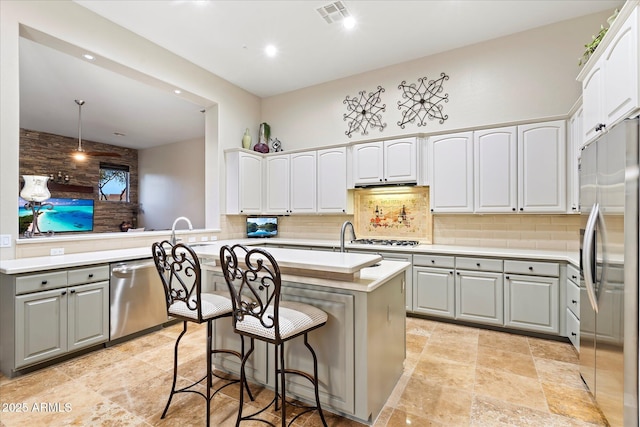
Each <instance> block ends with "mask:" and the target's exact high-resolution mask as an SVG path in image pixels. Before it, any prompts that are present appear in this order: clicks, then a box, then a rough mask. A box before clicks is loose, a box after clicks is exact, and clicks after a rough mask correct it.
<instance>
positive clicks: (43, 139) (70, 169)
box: [16, 129, 138, 234]
mask: <svg viewBox="0 0 640 427" xmlns="http://www.w3.org/2000/svg"><path fill="white" fill-rule="evenodd" d="M77 146H78V140H77V139H76V138H69V137H66V136H60V135H54V134H51V133H45V132H38V131H32V130H26V129H20V167H19V170H20V177H17V181H18V184H19V186H20V188H22V186H23V185H24V184H23V181H22V175H46V176H48V175H51V174H53V175H57V173H58V172H62V173H63V174H68V175H69V176H70V177H71V179H70V181H69V184H68V185H56V184H52V185H49V191H50V192H51V197H66V198H81V199H87V198H93V199H94V206H95V210H94V218H93V232H94V233H105V232H117V231H120V223H122V222H123V221H132V222H133V224H134V226H135V225H137V217H136V213H137V209H138V208H137V207H138V150H134V149H130V148H123V147H118V146H115V145H109V144H103V143H99V142H92V141H85V140H83V141H82V147H83V148H84V149H85V150H86V151H99V152H115V153H119V154H120V155H121V157H102V156H100V157H98V156H96V157H88V158H87V159H86V160H84V161H82V162H81V161H77V160H75V159H74V158H73V157H71V153H72V152H73V151H74V150H75V149H76V148H77ZM100 162H105V163H112V164H120V165H127V166H129V179H130V181H129V184H130V187H131V188H130V202H112V201H101V200H99V194H98V180H99V177H100ZM17 214H18V213H17V212H16V215H17ZM61 234H62V233H61ZM74 234H75V233H74Z"/></svg>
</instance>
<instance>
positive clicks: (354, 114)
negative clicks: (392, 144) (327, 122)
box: [342, 86, 387, 138]
mask: <svg viewBox="0 0 640 427" xmlns="http://www.w3.org/2000/svg"><path fill="white" fill-rule="evenodd" d="M382 92H384V89H383V88H382V86H378V90H377V91H375V92H369V95H368V96H365V94H366V92H365V91H364V90H363V91H361V92H360V93H359V94H360V97H359V98H358V97H353V98H349V96H348V95H347V97H346V98H345V100H344V101H342V103H343V104H346V105H347V111H348V112H347V113H346V114H343V116H342V119H343V120H344V121H346V122H347V125H348V126H349V129H348V130H347V131H346V132H345V134H346V135H347V136H348V137H349V138H351V135H352V134H353V133H354V132H355V131H357V130H360V132H361V135H368V133H369V132H367V128H378V129H379V130H380V132H382V130H383V129H384V128H385V127H386V126H387V124H386V123H382V114H380V112H381V111H385V109H386V108H387V106H386V105H385V104H382V106H380V105H379V104H380V103H381V99H380V94H381V93H382Z"/></svg>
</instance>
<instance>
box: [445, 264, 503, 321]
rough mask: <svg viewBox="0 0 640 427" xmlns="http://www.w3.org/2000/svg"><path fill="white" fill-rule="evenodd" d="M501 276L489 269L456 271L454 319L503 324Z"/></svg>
mask: <svg viewBox="0 0 640 427" xmlns="http://www.w3.org/2000/svg"><path fill="white" fill-rule="evenodd" d="M502 282H503V276H502V273H496V272H491V271H469V270H457V271H456V295H457V298H456V319H460V320H467V321H471V322H478V323H486V324H490V325H498V326H502V325H503V298H502V297H503V294H502V292H503V284H502Z"/></svg>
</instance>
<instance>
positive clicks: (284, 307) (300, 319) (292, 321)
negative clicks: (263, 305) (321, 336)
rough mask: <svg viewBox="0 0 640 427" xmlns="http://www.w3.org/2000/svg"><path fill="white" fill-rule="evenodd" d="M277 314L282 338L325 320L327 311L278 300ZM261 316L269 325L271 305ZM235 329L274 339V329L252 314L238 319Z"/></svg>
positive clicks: (271, 314) (271, 313) (322, 322)
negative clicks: (278, 309)
mask: <svg viewBox="0 0 640 427" xmlns="http://www.w3.org/2000/svg"><path fill="white" fill-rule="evenodd" d="M279 314H280V337H281V338H282V339H283V340H284V339H287V338H289V337H291V336H294V335H297V334H299V333H302V332H304V331H306V330H309V329H313V328H314V327H316V326H319V325H322V324H324V323H326V322H327V313H325V312H324V311H322V310H320V309H319V308H316V307H313V306H311V305H309V304H304V303H301V302H295V301H280V311H279ZM263 317H264V319H265V323H267V325H270V323H269V322H270V320H269V318H270V317H273V307H268V308H267V310H266V312H265V314H264V316H263ZM236 329H237V330H238V331H242V332H246V333H249V334H252V335H255V336H259V337H264V338H267V339H269V340H274V339H275V329H274V328H273V327H271V328H268V327H264V326H263V325H262V324H261V323H260V320H259V319H257V318H255V317H252V316H244V318H243V319H242V320H238V321H237V323H236Z"/></svg>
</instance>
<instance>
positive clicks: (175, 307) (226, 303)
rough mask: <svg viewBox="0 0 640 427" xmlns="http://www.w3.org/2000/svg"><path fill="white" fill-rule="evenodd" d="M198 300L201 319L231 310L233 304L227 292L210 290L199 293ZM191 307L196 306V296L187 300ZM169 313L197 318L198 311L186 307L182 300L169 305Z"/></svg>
mask: <svg viewBox="0 0 640 427" xmlns="http://www.w3.org/2000/svg"><path fill="white" fill-rule="evenodd" d="M200 301H201V303H202V319H203V320H206V319H211V318H213V317H217V316H220V315H223V314H226V313H231V312H232V311H233V304H232V302H231V298H229V293H228V292H226V293H225V292H211V293H204V292H203V293H202V294H200ZM189 305H190V306H191V307H196V297H195V296H194V297H192V298H191V300H190V301H189ZM169 314H174V315H176V316H182V317H183V318H184V317H186V318H190V319H194V320H197V319H198V311H197V310H196V309H195V308H193V309H190V308H189V307H187V304H185V302H184V301H174V303H173V304H171V305H170V306H169Z"/></svg>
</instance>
